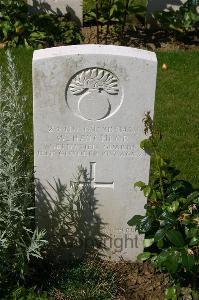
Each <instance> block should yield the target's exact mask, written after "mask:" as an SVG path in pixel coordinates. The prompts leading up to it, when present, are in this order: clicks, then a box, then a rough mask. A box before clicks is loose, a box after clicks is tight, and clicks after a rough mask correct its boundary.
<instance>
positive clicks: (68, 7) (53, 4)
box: [27, 0, 83, 22]
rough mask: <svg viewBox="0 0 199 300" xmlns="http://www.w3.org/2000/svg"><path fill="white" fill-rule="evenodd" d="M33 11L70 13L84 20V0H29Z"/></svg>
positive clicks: (77, 18) (28, 2)
mask: <svg viewBox="0 0 199 300" xmlns="http://www.w3.org/2000/svg"><path fill="white" fill-rule="evenodd" d="M27 4H28V5H29V7H30V11H31V12H38V11H39V12H46V13H52V14H57V15H65V14H66V13H70V15H71V17H72V18H73V19H76V20H79V21H81V22H82V18H83V7H82V6H83V4H82V0H27Z"/></svg>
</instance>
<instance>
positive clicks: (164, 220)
mask: <svg viewBox="0 0 199 300" xmlns="http://www.w3.org/2000/svg"><path fill="white" fill-rule="evenodd" d="M175 223H176V217H175V216H174V215H173V214H171V213H170V212H168V211H164V212H163V213H162V214H161V216H160V225H161V226H162V227H164V226H166V225H173V224H175Z"/></svg>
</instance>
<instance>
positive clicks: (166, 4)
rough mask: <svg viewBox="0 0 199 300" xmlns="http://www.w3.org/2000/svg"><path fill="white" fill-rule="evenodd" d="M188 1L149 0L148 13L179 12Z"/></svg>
mask: <svg viewBox="0 0 199 300" xmlns="http://www.w3.org/2000/svg"><path fill="white" fill-rule="evenodd" d="M186 1H187V0H161V1H157V0H149V1H148V12H149V13H153V12H156V11H162V10H168V9H173V10H178V9H179V8H180V6H181V5H182V4H184V3H185V2H186Z"/></svg>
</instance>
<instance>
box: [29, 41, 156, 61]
mask: <svg viewBox="0 0 199 300" xmlns="http://www.w3.org/2000/svg"><path fill="white" fill-rule="evenodd" d="M81 54H85V55H93V54H94V55H103V54H104V55H112V56H127V57H135V58H138V59H144V60H149V61H153V62H157V57H156V54H155V52H151V51H147V50H142V49H137V48H132V47H124V46H114V45H96V44H95V45H92V44H89V45H72V46H60V47H52V48H46V49H40V50H35V51H34V54H33V61H36V60H40V59H41V60H44V59H49V58H53V57H61V56H67V55H81Z"/></svg>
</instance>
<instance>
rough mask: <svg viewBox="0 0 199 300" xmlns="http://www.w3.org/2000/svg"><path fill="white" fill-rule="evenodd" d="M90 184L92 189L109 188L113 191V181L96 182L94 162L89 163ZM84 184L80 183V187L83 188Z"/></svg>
mask: <svg viewBox="0 0 199 300" xmlns="http://www.w3.org/2000/svg"><path fill="white" fill-rule="evenodd" d="M89 173H90V174H89V175H90V178H89V181H90V184H91V187H92V188H94V189H95V188H111V189H114V181H110V182H105V181H102V182H100V181H97V180H96V162H90V172H89ZM85 183H86V182H81V184H80V186H83V185H84V184H85Z"/></svg>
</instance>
